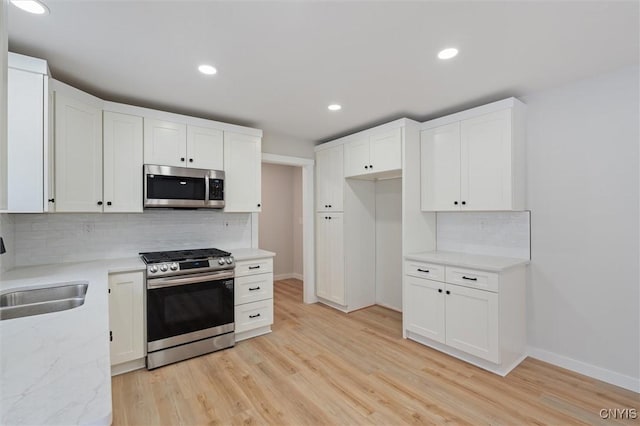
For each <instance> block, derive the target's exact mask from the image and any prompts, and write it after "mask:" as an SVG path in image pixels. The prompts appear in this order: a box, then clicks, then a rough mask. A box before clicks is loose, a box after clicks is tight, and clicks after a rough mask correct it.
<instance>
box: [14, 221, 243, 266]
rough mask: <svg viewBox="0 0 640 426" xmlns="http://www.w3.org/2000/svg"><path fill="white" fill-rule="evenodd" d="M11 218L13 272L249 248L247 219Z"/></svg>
mask: <svg viewBox="0 0 640 426" xmlns="http://www.w3.org/2000/svg"><path fill="white" fill-rule="evenodd" d="M12 216H13V217H12V219H13V226H14V228H15V236H14V237H15V241H14V243H13V245H14V250H15V260H14V264H15V266H27V265H37V264H47V263H59V262H77V261H84V260H96V259H112V258H118V257H126V256H136V255H137V254H138V253H139V252H143V251H158V250H175V249H187V248H199V247H217V248H220V249H223V250H224V249H233V248H240V247H251V233H252V229H251V214H250V213H223V212H220V211H212V210H188V211H181V210H162V211H151V212H148V211H145V212H144V213H141V214H133V213H131V214H129V213H111V214H77V213H74V214H62V213H55V214H16V215H12Z"/></svg>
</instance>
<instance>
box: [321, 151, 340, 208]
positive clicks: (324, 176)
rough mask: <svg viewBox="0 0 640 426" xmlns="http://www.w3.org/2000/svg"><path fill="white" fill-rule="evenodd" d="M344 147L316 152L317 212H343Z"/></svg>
mask: <svg viewBox="0 0 640 426" xmlns="http://www.w3.org/2000/svg"><path fill="white" fill-rule="evenodd" d="M343 164H344V154H343V146H342V145H339V146H335V147H333V148H328V149H323V150H321V151H317V152H316V210H317V211H342V209H343V204H344V203H343V199H344V166H343Z"/></svg>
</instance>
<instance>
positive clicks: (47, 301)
mask: <svg viewBox="0 0 640 426" xmlns="http://www.w3.org/2000/svg"><path fill="white" fill-rule="evenodd" d="M88 288H89V283H88V282H86V281H81V282H72V283H63V284H60V285H52V286H46V287H40V288H32V289H29V290H17V291H11V292H8V293H4V294H1V295H0V320H5V319H12V318H20V317H27V316H31V315H40V314H47V313H50V312H59V311H65V310H67V309H73V308H77V307H78V306H81V305H82V304H84V299H85V295H86V294H87V289H88Z"/></svg>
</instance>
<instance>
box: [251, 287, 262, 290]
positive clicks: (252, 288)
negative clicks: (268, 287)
mask: <svg viewBox="0 0 640 426" xmlns="http://www.w3.org/2000/svg"><path fill="white" fill-rule="evenodd" d="M256 290H260V287H249V291H256Z"/></svg>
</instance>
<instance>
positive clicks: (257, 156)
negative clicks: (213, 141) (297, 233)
mask: <svg viewBox="0 0 640 426" xmlns="http://www.w3.org/2000/svg"><path fill="white" fill-rule="evenodd" d="M261 151H262V149H261V140H260V138H259V137H257V136H248V135H242V134H238V133H229V132H225V133H224V174H225V176H224V179H225V180H224V187H225V188H224V198H225V208H224V210H225V211H226V212H259V211H260V210H261V208H260V207H261V201H260V198H261V194H260V191H261V179H262V176H261V172H262V152H261Z"/></svg>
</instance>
